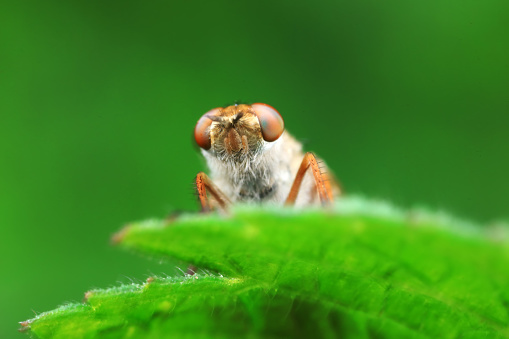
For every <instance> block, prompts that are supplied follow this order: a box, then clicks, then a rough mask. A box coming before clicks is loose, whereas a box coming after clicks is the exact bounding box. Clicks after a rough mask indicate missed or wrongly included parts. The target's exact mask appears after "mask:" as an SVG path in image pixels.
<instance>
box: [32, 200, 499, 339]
mask: <svg viewBox="0 0 509 339" xmlns="http://www.w3.org/2000/svg"><path fill="white" fill-rule="evenodd" d="M508 234H509V232H508V228H507V227H505V226H498V227H485V228H481V227H480V226H477V225H473V224H470V223H466V222H461V221H457V220H455V219H453V218H450V217H448V216H446V215H443V214H441V215H440V214H431V213H427V212H422V211H411V212H403V211H398V210H396V209H395V208H394V207H392V206H390V205H388V204H384V203H376V202H370V201H366V200H363V199H360V198H347V199H342V200H341V201H340V202H339V203H338V206H337V208H336V209H335V210H306V211H295V210H290V209H276V208H264V209H260V208H254V207H242V208H237V209H236V210H235V211H233V213H232V214H231V215H229V216H220V215H206V216H204V215H187V216H182V217H180V218H178V219H176V220H174V221H172V222H169V221H165V220H149V221H145V222H140V223H133V224H131V225H129V226H127V227H126V228H125V229H123V230H122V231H121V232H120V233H119V234H117V236H116V237H115V240H116V242H117V243H118V245H119V246H122V247H124V248H128V249H134V250H136V251H139V252H143V253H147V254H150V255H155V256H162V257H170V258H176V259H179V260H182V261H184V262H186V263H189V264H192V265H194V266H196V267H197V268H198V269H197V272H198V273H197V274H196V275H194V276H186V277H183V278H166V279H163V278H159V279H156V280H154V281H152V282H150V283H146V284H143V285H133V286H124V287H121V288H117V289H110V290H104V291H92V292H91V293H89V294H88V301H87V303H85V304H73V305H68V306H64V307H63V308H60V309H57V310H55V311H52V312H49V313H46V314H42V315H40V316H39V317H37V318H35V319H32V320H30V321H28V322H27V323H25V324H24V325H25V327H26V328H29V329H30V331H31V333H33V334H35V335H36V336H38V337H40V338H96V337H101V338H103V337H106V338H119V337H132V338H154V337H175V336H177V337H182V336H192V337H196V336H200V337H217V336H219V337H232V338H233V337H238V336H239V335H243V336H247V335H250V336H253V337H270V336H273V337H280V336H299V335H301V336H319V337H320V336H323V337H336V336H338V335H341V336H342V337H349V338H363V337H366V338H368V337H373V336H381V337H415V338H420V337H429V338H437V337H440V338H456V337H460V336H461V337H464V338H470V337H489V338H493V337H501V338H507V337H509V291H508V289H507V286H509V270H508V269H507V267H508V266H509V265H508V263H509V260H508V259H509V241H508ZM210 270H212V271H214V272H217V273H210ZM225 277H228V278H225Z"/></svg>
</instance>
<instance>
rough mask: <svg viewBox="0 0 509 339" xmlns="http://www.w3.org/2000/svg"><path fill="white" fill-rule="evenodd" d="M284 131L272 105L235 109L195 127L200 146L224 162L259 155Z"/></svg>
mask: <svg viewBox="0 0 509 339" xmlns="http://www.w3.org/2000/svg"><path fill="white" fill-rule="evenodd" d="M283 131H284V122H283V119H282V118H281V115H279V113H278V112H277V111H276V110H275V109H274V108H272V107H271V106H269V105H266V104H253V105H232V106H228V107H225V108H215V109H213V110H211V111H209V112H207V113H205V114H204V115H203V116H202V117H201V118H200V120H199V121H198V123H197V124H196V127H195V131H194V136H195V139H196V142H197V143H198V145H199V146H200V147H201V148H203V149H204V150H207V151H209V153H213V154H214V155H215V156H216V157H218V158H220V159H222V160H233V161H241V160H242V159H244V158H246V157H250V158H253V157H255V156H257V155H259V154H260V153H261V152H262V150H263V147H264V145H265V144H266V143H267V142H273V141H275V140H277V139H278V138H279V137H280V136H281V134H282V133H283Z"/></svg>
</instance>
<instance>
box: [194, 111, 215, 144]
mask: <svg viewBox="0 0 509 339" xmlns="http://www.w3.org/2000/svg"><path fill="white" fill-rule="evenodd" d="M219 110H220V108H214V109H213V110H210V111H208V112H207V113H205V114H204V115H203V116H202V117H201V118H200V120H198V122H197V123H196V126H195V127H194V140H195V141H196V143H197V144H198V146H200V147H201V148H203V149H204V150H208V149H210V146H211V145H210V125H211V124H212V121H213V120H212V118H213V117H214V116H216V115H217V114H218V113H219Z"/></svg>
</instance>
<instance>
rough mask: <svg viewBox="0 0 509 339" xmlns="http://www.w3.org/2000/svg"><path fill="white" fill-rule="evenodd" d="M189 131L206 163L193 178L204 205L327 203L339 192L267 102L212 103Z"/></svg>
mask: <svg viewBox="0 0 509 339" xmlns="http://www.w3.org/2000/svg"><path fill="white" fill-rule="evenodd" d="M194 136H195V140H196V142H197V144H198V145H199V146H200V148H201V152H202V154H203V155H204V157H205V159H206V161H207V165H208V167H209V168H210V178H209V177H208V176H207V175H206V174H204V173H199V174H198V176H197V177H196V186H197V187H196V188H197V191H198V196H199V198H200V202H201V204H202V208H203V209H204V210H209V209H211V208H213V207H215V206H216V205H219V207H221V208H223V209H226V208H227V206H228V205H229V204H231V203H235V202H253V203H265V202H270V203H275V204H283V203H285V202H286V203H287V204H295V205H297V206H306V205H311V204H314V203H318V202H320V201H321V203H322V204H329V203H330V202H331V201H332V198H333V196H334V195H337V194H338V193H339V187H338V186H337V185H336V184H335V183H332V182H331V181H330V178H331V176H330V174H326V168H325V164H324V163H323V162H321V163H320V162H319V161H318V160H317V159H316V158H315V156H314V155H313V154H311V153H306V154H304V153H303V152H302V146H301V144H300V143H299V142H298V141H297V140H296V139H294V138H293V137H292V136H291V135H290V134H289V133H288V132H287V131H285V129H284V122H283V119H282V117H281V115H280V114H279V112H278V111H276V110H275V109H274V108H273V107H271V106H269V105H266V104H261V103H256V104H252V105H232V106H228V107H224V108H215V109H213V110H211V111H209V112H207V113H205V114H204V115H203V116H202V117H201V118H200V119H199V120H198V123H197V124H196V127H195V131H194ZM209 195H210V196H212V198H213V199H212V200H213V201H212V202H211V201H210V200H211V199H209Z"/></svg>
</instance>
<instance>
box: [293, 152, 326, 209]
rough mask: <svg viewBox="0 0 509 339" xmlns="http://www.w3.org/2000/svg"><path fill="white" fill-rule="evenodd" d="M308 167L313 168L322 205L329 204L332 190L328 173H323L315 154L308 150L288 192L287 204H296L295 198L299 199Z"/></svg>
mask: <svg viewBox="0 0 509 339" xmlns="http://www.w3.org/2000/svg"><path fill="white" fill-rule="evenodd" d="M308 169H310V170H311V173H312V174H313V178H314V179H315V185H316V190H317V192H318V196H319V197H320V201H321V202H322V205H329V204H331V203H332V201H333V197H332V190H331V185H330V183H329V181H328V178H327V175H326V174H325V173H324V174H322V173H321V171H320V167H319V166H318V161H317V160H316V157H315V155H314V154H313V153H310V152H307V153H306V154H305V155H304V159H302V163H301V164H300V167H299V170H298V171H297V175H296V176H295V180H294V181H293V185H292V188H291V189H290V193H289V194H288V198H286V201H285V205H293V204H295V200H296V199H297V195H298V194H299V191H300V186H301V184H302V180H303V179H304V175H305V174H306V172H307V170H308Z"/></svg>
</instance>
